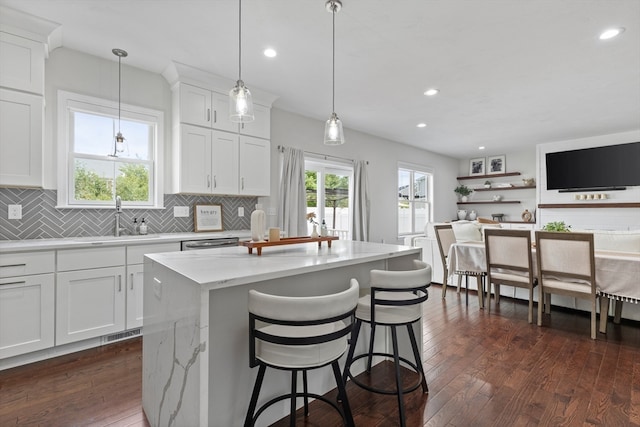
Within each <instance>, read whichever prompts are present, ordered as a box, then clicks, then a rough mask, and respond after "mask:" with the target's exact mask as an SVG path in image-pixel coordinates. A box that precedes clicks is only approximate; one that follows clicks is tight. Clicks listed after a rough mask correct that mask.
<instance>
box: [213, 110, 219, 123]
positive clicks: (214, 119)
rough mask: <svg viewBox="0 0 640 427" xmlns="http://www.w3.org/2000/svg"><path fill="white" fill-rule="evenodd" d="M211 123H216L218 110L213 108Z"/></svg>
mask: <svg viewBox="0 0 640 427" xmlns="http://www.w3.org/2000/svg"><path fill="white" fill-rule="evenodd" d="M213 123H218V111H217V110H213Z"/></svg>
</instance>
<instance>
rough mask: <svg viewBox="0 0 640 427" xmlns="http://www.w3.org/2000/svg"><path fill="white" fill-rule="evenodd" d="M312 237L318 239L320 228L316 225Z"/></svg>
mask: <svg viewBox="0 0 640 427" xmlns="http://www.w3.org/2000/svg"><path fill="white" fill-rule="evenodd" d="M311 237H313V238H316V237H318V226H317V225H316V224H313V231H312V232H311Z"/></svg>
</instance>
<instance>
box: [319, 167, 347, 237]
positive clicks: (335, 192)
mask: <svg viewBox="0 0 640 427" xmlns="http://www.w3.org/2000/svg"><path fill="white" fill-rule="evenodd" d="M324 201H325V202H324V203H325V209H324V220H325V222H326V224H327V227H328V228H335V229H337V230H348V229H349V176H347V175H338V174H332V173H327V174H325V178H324Z"/></svg>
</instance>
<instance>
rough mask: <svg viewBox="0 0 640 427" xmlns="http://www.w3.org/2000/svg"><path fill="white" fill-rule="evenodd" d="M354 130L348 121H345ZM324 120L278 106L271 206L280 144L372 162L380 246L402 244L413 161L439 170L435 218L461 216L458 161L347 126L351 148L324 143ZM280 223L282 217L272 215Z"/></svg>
mask: <svg viewBox="0 0 640 427" xmlns="http://www.w3.org/2000/svg"><path fill="white" fill-rule="evenodd" d="M345 124H346V125H347V126H348V123H345ZM323 133H324V122H323V121H320V120H314V119H309V118H307V117H303V116H299V115H297V114H294V113H290V112H287V111H283V110H279V109H277V108H274V109H272V110H271V171H272V175H271V197H270V198H263V200H261V202H262V203H263V205H264V207H265V208H268V207H272V208H277V205H278V203H277V200H278V199H277V197H278V192H279V188H278V187H279V172H280V170H279V157H278V152H277V147H278V145H282V146H286V147H295V148H300V149H303V150H305V151H309V152H313V153H320V154H326V155H331V156H338V157H343V158H347V159H354V160H368V161H369V167H368V171H369V187H370V190H371V195H370V196H371V237H370V240H371V241H374V242H381V241H385V242H386V243H399V242H401V240H398V236H397V226H396V223H397V219H396V210H397V193H398V188H397V186H398V162H406V163H413V164H418V165H422V166H426V167H429V168H431V169H432V170H433V171H434V197H435V200H434V206H435V208H434V217H435V219H436V220H440V221H441V220H449V219H451V218H452V217H453V216H452V215H453V214H454V213H455V209H454V208H453V206H455V200H456V198H455V194H454V193H453V188H454V187H455V185H456V173H457V168H458V160H457V159H453V158H450V157H446V156H442V155H439V154H434V153H431V152H429V151H424V150H420V149H418V148H415V147H411V146H408V145H404V144H400V143H396V142H393V141H389V140H386V139H382V138H378V137H375V136H372V135H367V134H365V133H362V132H357V131H354V130H351V129H349V128H348V127H347V128H345V139H346V144H344V145H341V146H326V145H324V144H323V143H322V135H323ZM268 222H269V223H270V225H273V226H275V225H276V216H269V217H268Z"/></svg>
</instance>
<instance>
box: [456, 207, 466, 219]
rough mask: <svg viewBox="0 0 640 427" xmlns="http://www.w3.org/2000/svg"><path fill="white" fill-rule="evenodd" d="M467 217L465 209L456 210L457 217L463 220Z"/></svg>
mask: <svg viewBox="0 0 640 427" xmlns="http://www.w3.org/2000/svg"><path fill="white" fill-rule="evenodd" d="M466 218H467V211H466V210H464V209H460V210H459V211H458V219H460V220H463V219H466Z"/></svg>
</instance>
